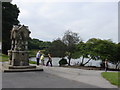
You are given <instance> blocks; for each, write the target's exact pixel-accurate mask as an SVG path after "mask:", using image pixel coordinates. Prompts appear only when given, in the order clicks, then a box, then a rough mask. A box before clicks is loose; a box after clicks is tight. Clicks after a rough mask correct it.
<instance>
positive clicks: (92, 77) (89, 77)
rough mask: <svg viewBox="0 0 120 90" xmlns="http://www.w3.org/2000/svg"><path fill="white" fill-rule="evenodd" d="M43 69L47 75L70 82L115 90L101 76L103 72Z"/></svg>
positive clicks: (57, 68)
mask: <svg viewBox="0 0 120 90" xmlns="http://www.w3.org/2000/svg"><path fill="white" fill-rule="evenodd" d="M43 68H44V71H45V72H47V73H50V74H53V75H57V76H60V77H64V78H67V79H70V80H74V81H78V82H82V83H86V84H89V85H93V86H96V87H100V88H117V86H114V85H111V84H110V83H109V82H108V81H107V80H105V79H104V78H103V77H102V76H101V72H104V71H97V70H82V69H76V68H63V67H46V66H43ZM84 88H85V87H84Z"/></svg>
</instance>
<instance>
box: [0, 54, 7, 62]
mask: <svg viewBox="0 0 120 90" xmlns="http://www.w3.org/2000/svg"><path fill="white" fill-rule="evenodd" d="M5 61H8V56H7V55H5V54H1V55H0V62H5Z"/></svg>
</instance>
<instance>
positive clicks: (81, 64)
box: [80, 56, 85, 66]
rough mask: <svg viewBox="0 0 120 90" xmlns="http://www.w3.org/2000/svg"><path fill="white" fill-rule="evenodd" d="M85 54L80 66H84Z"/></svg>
mask: <svg viewBox="0 0 120 90" xmlns="http://www.w3.org/2000/svg"><path fill="white" fill-rule="evenodd" d="M84 58H85V57H84V56H83V58H82V62H81V63H80V66H83V61H84Z"/></svg>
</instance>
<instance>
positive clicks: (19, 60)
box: [12, 51, 29, 66]
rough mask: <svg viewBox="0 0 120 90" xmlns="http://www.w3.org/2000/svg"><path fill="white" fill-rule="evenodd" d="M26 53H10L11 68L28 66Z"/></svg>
mask: <svg viewBox="0 0 120 90" xmlns="http://www.w3.org/2000/svg"><path fill="white" fill-rule="evenodd" d="M28 53H29V52H28V51H12V66H28V65H29V56H28Z"/></svg>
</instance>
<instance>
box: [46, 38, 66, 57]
mask: <svg viewBox="0 0 120 90" xmlns="http://www.w3.org/2000/svg"><path fill="white" fill-rule="evenodd" d="M48 50H49V53H51V55H52V56H54V57H64V56H65V52H66V45H65V44H64V43H63V42H62V41H61V40H60V39H57V40H54V41H53V42H52V44H51V46H50V47H49V48H48Z"/></svg>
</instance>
